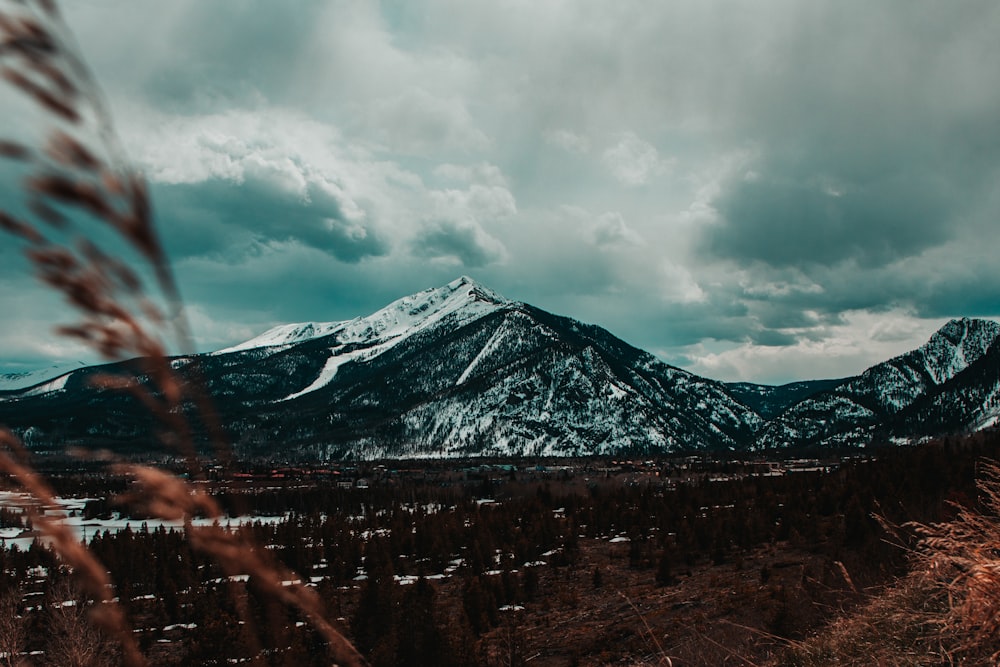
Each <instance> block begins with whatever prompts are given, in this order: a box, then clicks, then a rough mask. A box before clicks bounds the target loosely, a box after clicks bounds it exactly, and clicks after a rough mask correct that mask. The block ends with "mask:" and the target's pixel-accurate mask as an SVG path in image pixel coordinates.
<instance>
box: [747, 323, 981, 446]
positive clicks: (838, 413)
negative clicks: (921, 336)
mask: <svg viewBox="0 0 1000 667" xmlns="http://www.w3.org/2000/svg"><path fill="white" fill-rule="evenodd" d="M998 336H1000V325H998V324H997V323H996V322H993V321H992V320H978V319H966V318H963V319H960V320H952V321H951V322H948V323H947V324H946V325H945V326H943V327H942V328H941V329H940V330H939V331H937V332H936V333H935V334H934V335H933V336H931V338H930V340H929V341H928V342H927V343H926V344H924V345H923V346H921V347H919V348H917V349H916V350H913V351H911V352H908V353H906V354H903V355H901V356H898V357H895V358H894V359H890V360H889V361H886V362H883V363H881V364H877V365H875V366H872V367H871V368H869V369H868V370H866V371H865V372H864V373H862V374H861V375H859V376H857V377H855V378H852V379H849V380H847V381H845V382H844V383H843V384H841V385H839V386H837V387H835V388H834V389H832V390H830V391H827V392H823V393H820V394H818V395H816V396H812V397H810V398H807V399H805V400H803V401H800V402H799V403H796V404H795V405H793V406H791V407H790V408H788V409H787V410H785V411H784V412H783V413H781V414H780V415H778V416H777V417H775V418H774V419H772V420H770V421H769V422H768V423H767V425H766V426H765V427H764V428H763V429H762V430H761V432H760V433H759V434H758V436H757V438H756V442H755V443H754V445H753V448H754V449H758V450H759V449H770V448H775V447H797V446H812V445H819V446H859V445H865V444H867V443H869V442H872V439H873V437H874V435H875V433H876V431H878V429H879V427H880V425H882V424H884V423H887V422H890V421H892V420H893V418H894V417H895V415H897V414H898V413H900V412H902V411H903V410H905V409H906V408H908V407H909V406H911V405H913V404H914V403H915V402H917V401H918V399H920V398H921V397H924V396H927V395H929V394H931V393H936V392H939V391H940V389H941V388H942V387H945V386H947V385H948V384H950V382H951V381H952V380H953V379H954V378H955V377H956V376H957V375H958V374H959V373H960V372H962V371H963V370H965V369H966V368H968V367H969V366H970V365H973V364H975V363H976V362H977V361H978V360H979V359H981V358H982V357H983V356H984V355H985V354H986V352H987V350H988V349H989V348H990V346H991V345H993V344H994V342H995V341H996V340H997V337H998Z"/></svg>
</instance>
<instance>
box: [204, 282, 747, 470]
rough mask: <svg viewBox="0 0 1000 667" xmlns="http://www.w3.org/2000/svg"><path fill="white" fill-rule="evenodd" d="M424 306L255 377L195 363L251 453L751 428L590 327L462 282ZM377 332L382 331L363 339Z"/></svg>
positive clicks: (332, 339) (244, 354)
mask: <svg viewBox="0 0 1000 667" xmlns="http://www.w3.org/2000/svg"><path fill="white" fill-rule="evenodd" d="M441 290H447V292H445V293H442V291H441ZM442 294H443V295H444V297H445V298H440V297H441V296H442ZM421 295H424V296H421ZM421 295H414V297H408V298H407V299H403V300H401V301H399V302H396V304H405V307H403V308H399V307H396V304H394V305H393V306H391V307H389V308H387V309H383V310H382V311H379V313H376V314H375V315H373V316H371V317H369V318H360V319H359V320H354V321H352V322H353V323H354V324H352V326H351V327H348V328H346V329H343V330H341V329H339V328H336V327H334V329H335V330H334V331H333V333H330V334H327V335H326V336H321V337H318V338H311V339H308V340H306V341H303V342H302V343H299V344H297V345H294V346H291V347H288V348H284V349H281V350H279V351H277V352H269V354H268V356H267V358H266V363H261V362H262V361H264V360H262V359H259V358H258V357H257V356H256V355H255V354H254V351H253V350H245V351H244V350H237V351H236V352H231V353H228V354H225V355H216V356H214V357H213V358H212V359H210V360H202V368H203V371H204V372H205V374H206V376H207V377H209V378H210V380H209V385H210V386H209V389H210V391H211V392H212V393H213V395H216V396H219V395H224V396H229V397H232V398H234V399H236V400H237V401H238V402H239V403H240V404H241V405H242V406H244V407H245V408H247V410H246V411H245V412H244V414H243V415H242V416H241V417H240V418H239V420H238V426H237V427H236V430H237V431H239V432H240V433H241V434H243V438H242V440H243V445H244V446H246V447H247V448H248V452H249V451H258V450H259V446H260V445H261V444H263V443H271V442H274V441H277V440H281V441H283V442H284V443H285V445H286V446H292V447H294V448H296V449H298V450H300V451H303V452H308V453H309V455H310V456H319V457H322V458H328V457H333V456H340V455H343V454H346V453H349V454H351V455H357V456H365V457H371V456H458V455H476V454H497V455H519V454H546V455H569V454H590V453H614V452H620V451H626V450H627V451H636V452H661V451H677V450H680V449H706V448H708V449H732V448H735V447H737V446H738V444H739V443H740V442H741V441H742V440H744V439H746V438H747V437H748V436H749V435H750V434H752V433H753V431H754V430H756V428H758V426H759V424H760V418H759V416H758V415H757V414H756V413H755V412H754V411H753V410H750V409H749V408H747V407H746V406H745V405H743V404H742V403H740V402H739V401H737V400H735V399H734V398H733V397H732V396H731V395H730V394H729V393H728V392H727V391H726V389H725V387H724V386H723V385H722V384H721V383H717V382H713V381H711V380H706V379H704V378H698V377H697V376H694V375H692V374H690V373H687V372H685V371H682V370H680V369H677V368H673V367H671V366H668V365H666V364H663V363H662V362H659V361H657V360H656V359H655V358H654V357H652V356H651V355H649V354H647V353H644V352H642V351H640V350H637V349H635V348H633V347H631V346H629V345H627V344H625V343H624V342H622V341H620V340H618V339H617V338H615V337H614V336H612V335H611V334H609V333H608V332H607V331H604V330H603V329H600V328H598V327H592V326H588V325H584V324H582V323H579V322H576V321H574V320H571V319H568V318H562V317H558V316H555V315H551V314H549V313H546V312H544V311H541V310H539V309H536V308H533V307H531V306H528V305H526V304H521V303H517V302H513V301H509V300H506V299H504V298H503V297H500V296H499V295H497V294H496V293H494V292H491V291H490V290H487V289H486V288H483V287H482V286H480V285H477V284H475V283H473V282H472V281H469V280H468V279H460V280H459V281H455V282H453V283H451V284H449V285H448V286H446V287H445V288H440V289H439V290H431V291H428V292H423V293H421ZM416 297H420V298H416ZM424 304H427V305H426V306H425V305H424ZM401 312H403V313H405V317H401V316H400V315H399V313H401ZM413 313H415V315H413V316H412V317H411V314H413ZM401 320H405V326H400V325H399V322H400V321H401ZM373 321H375V322H380V323H381V322H388V323H389V324H388V326H374V327H371V331H372V333H371V334H369V333H368V331H369V324H370V323H372V322H373ZM359 332H361V333H360V334H359ZM214 365H223V366H226V367H227V368H226V369H225V371H224V372H219V371H222V370H223V369H221V368H220V369H219V371H216V370H213V368H214ZM272 368H280V369H282V370H281V372H279V373H274V374H272V373H270V371H269V370H267V369H272ZM231 405H232V404H230V406H231ZM249 408H252V410H250V409H249ZM292 421H294V425H292V424H291V423H290V422H292Z"/></svg>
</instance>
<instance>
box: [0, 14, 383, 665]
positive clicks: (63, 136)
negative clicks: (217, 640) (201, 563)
mask: <svg viewBox="0 0 1000 667" xmlns="http://www.w3.org/2000/svg"><path fill="white" fill-rule="evenodd" d="M0 74H2V76H3V77H4V79H6V80H7V81H8V82H9V83H10V84H11V85H12V86H14V87H15V88H16V89H18V90H19V91H20V92H21V93H22V94H23V95H24V96H25V97H26V98H27V99H29V100H31V101H33V102H34V103H35V104H36V105H37V106H38V108H40V109H41V110H42V111H43V112H45V113H47V114H48V115H49V117H50V119H51V122H52V125H53V126H54V127H53V128H52V129H51V130H50V132H49V134H48V140H47V143H46V145H45V147H44V148H43V150H40V151H38V150H33V149H31V148H30V147H28V146H25V145H23V144H22V143H20V142H14V141H9V140H7V141H0V157H3V158H7V159H8V160H14V161H16V162H17V163H19V164H21V165H22V166H23V167H24V168H25V169H27V170H28V172H29V176H28V178H27V179H26V181H25V183H24V187H23V190H24V192H25V193H26V194H27V196H28V199H27V202H26V206H25V208H26V210H28V211H30V212H31V214H32V215H33V216H34V218H35V219H36V222H32V221H31V220H30V219H22V218H19V217H18V216H15V215H13V214H12V213H10V212H9V211H0V228H2V229H3V230H5V231H6V232H8V233H9V234H11V235H12V236H14V237H16V238H19V239H20V240H22V241H23V242H24V243H25V254H26V256H27V258H28V260H29V261H30V262H31V264H32V266H33V267H34V269H35V271H36V273H37V275H38V277H39V278H40V280H41V281H42V282H43V283H45V284H46V285H49V286H50V287H52V288H53V289H55V290H56V291H58V292H59V293H61V294H62V295H63V297H64V298H65V300H66V301H67V302H68V303H69V305H70V306H72V307H73V308H74V309H75V310H76V311H77V312H78V313H79V315H80V317H81V319H80V321H79V322H78V323H76V324H72V325H67V326H63V327H60V328H59V332H60V333H62V334H64V335H66V336H69V337H71V338H74V339H77V340H79V341H81V342H83V343H84V344H86V345H88V346H89V347H91V348H92V349H94V350H95V351H97V352H98V353H100V354H101V355H102V356H104V357H105V358H107V359H110V360H120V359H133V363H134V364H135V373H136V375H135V376H133V377H124V378H123V377H113V376H107V375H102V376H97V377H95V378H94V380H93V382H95V383H96V384H97V385H98V386H100V387H102V388H104V389H111V390H122V391H127V392H130V393H131V394H133V395H134V396H136V397H137V398H138V399H139V400H140V401H141V402H142V403H143V404H144V405H145V406H146V407H147V408H148V409H149V410H150V411H151V412H152V413H153V414H154V415H156V416H157V417H158V418H159V420H160V421H161V423H162V425H163V427H164V428H163V439H164V440H165V442H167V443H168V444H170V445H171V446H173V447H175V448H177V450H178V451H180V452H181V453H183V454H184V455H185V456H186V457H187V459H188V461H189V464H190V467H191V470H192V472H193V473H197V472H198V471H199V460H198V457H197V451H196V448H195V445H194V439H193V437H192V431H191V426H190V424H189V422H188V420H187V418H186V416H185V411H184V408H185V407H186V404H188V403H190V402H193V403H195V404H196V405H197V407H198V409H199V411H200V414H199V416H200V417H201V418H202V420H203V421H204V422H205V423H207V424H208V428H209V430H210V432H211V433H210V435H213V436H214V438H215V442H216V445H217V450H219V452H227V451H228V449H227V448H226V447H225V443H224V442H223V441H222V439H221V438H219V437H217V434H218V432H219V431H218V429H217V428H214V427H213V424H214V423H215V419H214V412H212V410H211V408H210V406H209V404H208V401H207V400H206V398H205V397H204V396H203V395H201V394H200V393H199V392H198V391H197V390H196V388H195V387H192V386H191V384H190V383H188V384H185V383H183V382H181V380H180V379H179V378H178V376H177V375H176V374H175V373H174V371H173V369H172V368H171V366H170V363H169V360H168V359H167V356H166V345H165V343H164V342H163V340H162V339H161V337H160V335H159V333H160V332H161V331H164V330H166V331H169V332H171V333H172V334H173V337H174V338H175V340H176V342H177V344H178V345H179V347H180V349H181V350H182V352H189V351H190V349H191V345H190V340H189V334H188V327H187V324H186V322H185V319H184V316H183V310H182V308H181V300H180V297H179V291H178V289H177V286H176V283H175V280H174V277H173V274H172V272H171V268H170V264H169V262H168V261H167V257H166V255H165V253H164V251H163V247H162V245H161V244H160V241H159V237H158V236H157V234H156V230H155V227H154V225H153V216H152V210H151V205H150V201H149V197H148V193H147V189H146V185H145V182H144V180H143V179H142V177H141V176H140V175H139V174H137V173H136V172H134V171H133V170H132V169H131V168H129V166H128V163H127V162H126V161H125V160H124V158H123V157H122V156H123V152H122V151H121V149H120V147H119V146H118V141H117V138H116V135H115V133H114V131H113V123H112V121H111V116H110V113H109V112H108V111H107V108H106V105H105V104H104V100H103V97H102V96H101V94H100V91H99V87H98V86H97V85H96V83H95V81H94V80H93V77H92V76H91V75H90V73H89V71H88V69H87V67H86V65H85V64H84V62H83V60H82V59H81V58H80V57H79V56H78V55H77V51H76V49H75V48H74V45H73V42H72V36H71V33H70V31H69V30H68V29H67V27H66V26H65V24H64V23H63V21H62V19H61V17H60V14H59V12H58V10H57V8H56V6H55V4H54V3H53V2H49V1H47V0H33V1H32V0H23V1H22V2H14V3H12V2H10V1H8V2H7V3H6V4H5V5H3V6H2V9H0ZM83 135H86V136H88V137H91V139H96V143H88V141H85V140H84V139H81V138H80V137H81V136H83ZM108 233H110V234H111V239H112V241H111V244H110V245H109V246H107V247H102V246H101V245H99V244H98V243H97V241H96V240H95V239H96V238H98V237H100V236H101V235H102V234H103V235H104V236H107V234H108ZM55 239H58V240H55ZM119 246H123V247H127V248H131V250H132V251H134V252H135V253H137V255H138V257H139V259H140V264H141V265H142V266H145V268H146V269H147V270H149V271H151V273H152V275H153V277H154V279H155V282H156V284H157V286H158V288H159V290H160V293H161V296H162V298H163V299H164V301H165V306H164V307H160V306H157V305H156V304H155V303H154V302H153V301H152V300H150V299H149V298H148V296H147V294H148V291H147V290H146V288H145V285H144V281H143V279H142V277H141V275H140V273H139V272H137V271H135V270H134V269H133V268H131V267H130V266H129V264H128V263H127V262H124V261H122V260H119V259H117V257H116V253H115V252H114V249H115V248H117V247H119ZM137 376H143V377H145V378H147V381H146V383H140V382H139V381H137V380H136V377H137ZM0 444H2V445H3V446H4V447H5V448H6V450H7V451H6V452H3V453H2V454H0V471H3V472H5V473H6V474H8V475H9V476H10V477H11V478H12V479H13V480H15V481H16V482H17V483H18V484H19V485H20V486H21V488H23V489H24V490H25V491H26V492H27V493H28V494H29V495H30V496H31V497H32V498H33V499H34V501H35V503H36V505H31V504H29V506H28V507H27V508H26V509H27V511H28V512H30V513H31V517H32V520H33V522H34V524H35V525H36V526H38V527H39V529H40V530H41V531H42V533H43V534H44V535H45V536H46V537H47V538H48V539H49V540H50V542H51V543H52V545H53V547H54V549H55V550H56V552H57V553H58V554H59V556H60V557H61V558H62V560H63V561H64V562H66V563H67V564H68V565H69V566H70V567H71V568H72V569H73V570H74V572H75V573H77V574H78V575H79V576H80V581H81V583H82V584H83V585H84V586H85V589H86V592H87V593H88V594H89V595H91V596H92V597H93V599H94V600H97V601H99V602H101V604H98V605H96V606H95V608H94V620H95V621H96V622H98V623H99V624H100V625H101V626H102V627H103V628H105V629H106V630H108V631H109V632H110V633H111V634H112V635H113V636H115V637H116V638H117V639H118V641H119V642H120V643H121V645H122V649H123V656H122V657H123V659H124V660H125V662H126V664H130V665H141V664H145V660H144V658H143V656H142V655H141V653H140V652H139V651H138V648H137V647H136V645H135V642H134V640H133V638H132V633H131V632H130V631H129V628H128V623H127V620H126V619H125V617H124V614H123V612H122V610H121V608H120V607H119V606H118V605H117V604H116V603H115V602H114V598H113V590H114V589H113V585H112V582H111V579H110V576H109V574H108V573H107V571H106V570H105V568H104V567H103V566H102V565H101V564H100V563H98V562H97V560H96V559H95V558H94V557H93V555H92V554H91V553H90V552H89V551H88V550H87V549H86V547H85V545H83V544H81V543H80V542H78V541H77V540H76V538H75V537H74V535H73V534H72V531H70V530H69V528H68V527H67V526H66V525H65V524H63V523H61V522H59V521H58V520H55V519H53V518H51V517H48V516H46V515H44V514H42V513H40V512H39V511H37V509H36V508H37V507H41V506H45V505H49V504H52V503H54V494H53V492H52V490H51V488H50V487H49V486H48V485H47V484H46V483H45V481H44V480H43V479H42V478H41V476H39V475H38V474H37V473H35V472H34V471H33V470H32V469H31V467H30V465H29V464H28V461H27V458H28V457H27V452H26V451H25V450H24V448H23V446H22V445H21V443H20V442H19V441H18V440H17V438H16V437H15V436H14V435H13V434H11V433H9V432H7V431H2V432H0ZM118 470H119V471H123V472H127V473H128V474H130V475H132V476H133V478H134V479H135V480H136V493H133V494H130V495H129V497H128V498H127V500H131V501H133V502H134V503H136V504H137V505H140V506H142V507H143V508H144V509H145V510H146V511H147V512H148V513H150V514H152V515H154V516H157V517H160V518H164V519H172V520H184V521H185V526H186V528H185V529H186V531H187V534H188V536H189V538H190V540H191V544H192V546H193V547H194V548H195V549H198V550H200V551H202V552H204V553H206V554H208V555H210V556H211V557H213V558H214V559H215V560H216V562H217V563H218V564H219V565H220V566H221V567H222V569H223V571H224V572H226V573H227V574H228V575H237V574H249V575H251V576H252V577H253V578H254V580H255V581H256V582H257V585H258V586H260V587H261V588H262V589H263V590H264V591H266V592H267V593H268V594H270V595H271V596H273V597H274V598H276V599H278V600H281V601H282V602H284V603H285V604H288V605H290V606H293V607H295V608H296V609H298V610H299V611H300V612H301V613H302V614H303V615H304V616H305V617H306V618H307V619H308V620H309V621H310V623H311V624H312V626H313V627H314V628H315V629H316V630H317V631H318V632H319V633H320V634H321V635H322V636H323V637H324V638H325V639H326V640H327V643H328V645H329V647H330V651H331V655H332V657H333V659H334V660H335V661H336V662H337V663H339V664H344V665H363V664H365V661H364V659H363V658H362V657H361V656H360V654H358V652H357V651H356V650H355V649H354V647H353V646H352V645H351V644H350V642H348V641H347V640H346V639H345V638H344V637H343V635H341V634H340V633H339V632H338V631H337V629H336V628H335V627H333V625H332V624H330V623H329V622H328V621H326V619H325V617H324V615H323V613H322V604H321V602H320V600H319V599H318V597H317V596H316V594H315V592H314V591H313V590H311V589H309V588H306V587H304V586H302V585H301V584H288V583H287V582H289V581H297V580H298V579H299V577H297V576H295V575H293V574H292V573H289V572H287V571H285V570H284V569H283V568H281V567H279V566H278V565H276V564H275V563H274V562H273V561H272V560H271V559H270V558H268V557H267V556H266V554H264V553H263V552H262V550H260V549H256V548H255V546H254V545H253V544H250V543H248V542H247V541H246V540H245V539H243V538H242V537H241V536H240V535H239V534H233V533H230V532H227V531H225V530H223V529H221V528H219V527H218V526H217V525H216V526H209V527H195V526H192V525H191V521H190V519H191V518H192V517H193V516H195V515H205V516H209V517H215V518H218V517H220V516H221V512H220V511H219V507H218V505H217V504H216V503H215V501H214V500H213V499H212V498H211V497H210V496H208V495H207V494H205V493H204V492H201V491H197V490H195V489H194V488H193V487H191V486H189V485H187V484H186V483H185V482H184V481H182V480H180V479H178V478H176V477H173V476H171V475H169V474H167V473H164V472H162V471H159V470H156V469H153V468H148V467H142V466H119V467H118Z"/></svg>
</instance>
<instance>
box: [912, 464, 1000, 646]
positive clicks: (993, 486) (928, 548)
mask: <svg viewBox="0 0 1000 667" xmlns="http://www.w3.org/2000/svg"><path fill="white" fill-rule="evenodd" d="M978 477H979V478H978V481H977V486H978V487H979V490H980V492H981V496H980V504H981V509H978V510H977V509H972V508H968V507H962V508H960V509H959V512H958V515H957V516H956V517H955V518H954V519H953V520H951V521H948V522H945V523H938V524H932V525H929V526H925V525H915V526H914V527H915V529H916V531H917V534H918V535H920V537H921V540H920V545H919V548H918V558H919V563H920V565H921V567H922V569H921V571H922V574H923V576H924V577H925V578H926V579H927V581H928V582H929V583H930V584H931V585H933V586H934V587H935V589H936V590H937V592H938V594H939V595H941V596H942V597H943V598H944V599H946V600H947V602H948V607H947V610H946V612H945V613H944V614H943V615H942V617H941V619H940V620H939V621H938V622H939V624H940V626H941V632H942V634H943V635H945V636H946V637H948V639H949V644H950V645H951V646H953V648H952V649H951V652H952V654H954V655H955V656H967V655H974V656H982V655H984V654H988V655H989V656H990V657H989V660H990V662H991V663H992V664H996V662H997V661H998V660H1000V465H998V464H997V463H996V462H994V461H988V462H983V463H981V464H980V465H979V471H978Z"/></svg>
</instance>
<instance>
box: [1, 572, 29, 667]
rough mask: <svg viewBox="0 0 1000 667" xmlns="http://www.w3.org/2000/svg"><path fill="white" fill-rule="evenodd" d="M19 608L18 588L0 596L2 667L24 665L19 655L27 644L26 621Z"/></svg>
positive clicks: (19, 591)
mask: <svg viewBox="0 0 1000 667" xmlns="http://www.w3.org/2000/svg"><path fill="white" fill-rule="evenodd" d="M20 607H21V590H20V588H16V587H15V588H11V589H9V590H7V591H5V592H4V593H3V595H0V665H3V666H4V667H15V665H21V664H24V662H23V660H22V658H21V653H22V652H23V651H24V647H25V645H26V644H27V643H28V619H27V618H25V616H24V615H23V614H22V613H21V609H20Z"/></svg>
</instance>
